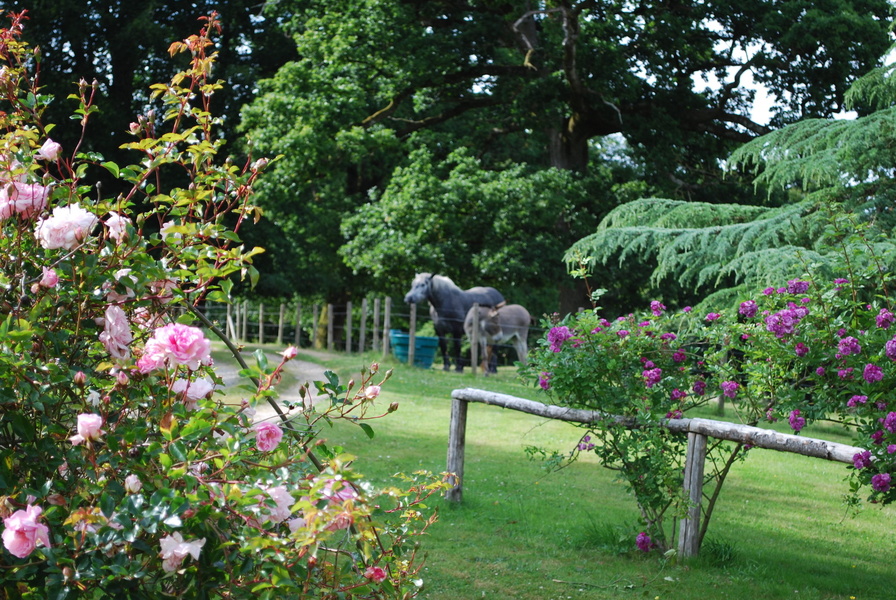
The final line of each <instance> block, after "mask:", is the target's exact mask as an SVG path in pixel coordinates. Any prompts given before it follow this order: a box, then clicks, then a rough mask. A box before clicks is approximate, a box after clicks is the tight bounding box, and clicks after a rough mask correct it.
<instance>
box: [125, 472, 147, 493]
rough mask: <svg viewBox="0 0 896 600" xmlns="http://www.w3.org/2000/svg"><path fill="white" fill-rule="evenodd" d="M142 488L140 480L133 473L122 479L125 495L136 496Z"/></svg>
mask: <svg viewBox="0 0 896 600" xmlns="http://www.w3.org/2000/svg"><path fill="white" fill-rule="evenodd" d="M142 487H143V482H141V481H140V478H139V477H137V476H136V475H134V474H133V473H131V474H130V475H128V476H127V477H125V478H124V489H125V491H126V492H127V493H129V494H136V493H137V492H139V491H140V488H142Z"/></svg>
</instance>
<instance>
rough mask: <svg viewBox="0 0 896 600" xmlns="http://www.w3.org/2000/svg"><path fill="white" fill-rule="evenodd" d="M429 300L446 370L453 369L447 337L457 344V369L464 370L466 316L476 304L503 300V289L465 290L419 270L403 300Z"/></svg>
mask: <svg viewBox="0 0 896 600" xmlns="http://www.w3.org/2000/svg"><path fill="white" fill-rule="evenodd" d="M424 300H429V303H430V310H429V312H430V315H431V316H432V320H433V325H434V326H435V330H436V335H438V336H439V349H440V350H441V352H442V361H443V363H444V367H443V368H444V369H445V370H446V371H448V370H450V369H451V359H450V357H449V355H448V339H449V338H450V339H451V341H452V342H453V344H454V347H453V350H454V354H453V356H454V370H455V371H457V372H458V373H462V372H463V370H464V363H463V362H462V360H461V356H460V342H461V338H462V337H463V335H464V319H465V318H466V316H467V313H468V312H469V310H470V309H471V308H472V307H473V304H475V303H477V302H478V303H479V304H480V306H498V305H500V304H503V303H504V296H502V295H501V292H499V291H498V290H496V289H495V288H492V287H474V288H470V289H468V290H462V289H460V288H459V287H457V285H455V283H454V282H453V281H451V279H450V278H448V277H445V276H444V275H433V274H432V273H418V274H417V275H416V276H415V277H414V280H413V281H412V282H411V290H410V291H409V292H408V293H407V294H405V297H404V301H405V302H407V303H409V304H410V303H411V302H414V303H418V302H423V301H424Z"/></svg>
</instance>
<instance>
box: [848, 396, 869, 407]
mask: <svg viewBox="0 0 896 600" xmlns="http://www.w3.org/2000/svg"><path fill="white" fill-rule="evenodd" d="M866 402H868V396H859V395H855V396H853V397H852V398H850V399H849V400H847V401H846V406H848V407H849V408H855V407H856V406H858V405H859V404H865V403H866Z"/></svg>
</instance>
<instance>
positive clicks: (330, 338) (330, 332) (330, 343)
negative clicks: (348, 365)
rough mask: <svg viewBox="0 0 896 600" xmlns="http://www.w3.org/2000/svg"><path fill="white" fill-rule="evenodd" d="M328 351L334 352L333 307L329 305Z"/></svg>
mask: <svg viewBox="0 0 896 600" xmlns="http://www.w3.org/2000/svg"><path fill="white" fill-rule="evenodd" d="M327 350H328V351H330V352H332V351H333V305H332V304H327Z"/></svg>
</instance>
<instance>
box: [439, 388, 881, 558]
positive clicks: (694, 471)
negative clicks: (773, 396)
mask: <svg viewBox="0 0 896 600" xmlns="http://www.w3.org/2000/svg"><path fill="white" fill-rule="evenodd" d="M470 402H479V403H482V404H487V405H491V406H500V407H502V408H507V409H510V410H516V411H520V412H524V413H528V414H532V415H538V416H541V417H545V418H548V419H557V420H561V421H569V422H573V423H586V424H587V423H594V422H596V421H599V420H605V419H606V418H607V415H606V414H604V413H600V412H598V411H591V410H579V409H574V408H567V407H562V406H553V405H549V404H542V403H541V402H535V401H532V400H526V399H524V398H517V397H515V396H510V395H507V394H499V393H495V392H488V391H485V390H479V389H474V388H463V389H457V390H454V391H453V392H452V393H451V421H450V424H449V430H448V456H447V463H448V465H447V472H448V473H452V474H453V475H454V477H453V481H452V483H453V487H452V488H451V489H450V490H448V492H447V493H446V495H445V497H446V499H448V500H449V501H452V502H460V501H462V500H463V476H464V454H465V446H466V427H467V407H468V405H469V403H470ZM611 418H613V419H617V420H619V421H620V422H623V423H625V422H627V419H625V418H624V417H619V416H613V417H611ZM632 424H633V425H634V422H633V421H632ZM663 426H664V427H666V428H667V429H669V431H671V432H674V433H680V434H687V436H688V445H687V455H686V457H685V468H684V484H683V485H684V495H685V497H686V498H687V499H688V513H687V516H686V517H685V518H684V519H682V520H681V523H680V526H679V534H678V554H679V556H682V557H685V558H687V557H692V556H697V554H698V552H699V549H700V515H701V512H702V502H703V476H704V462H705V460H706V449H707V438H709V437H713V438H716V439H721V440H728V441H733V442H742V443H744V444H749V445H750V446H752V447H754V448H765V449H768V450H776V451H778V452H791V453H794V454H801V455H803V456H809V457H813V458H823V459H825V460H831V461H835V462H841V463H846V464H852V463H853V456H854V455H855V454H857V453H859V452H862V451H863V449H862V448H857V447H855V446H848V445H846V444H840V443H837V442H829V441H826V440H819V439H814V438H809V437H804V436H798V435H790V434H786V433H778V432H777V431H772V430H769V429H761V428H759V427H751V426H748V425H740V424H737V423H728V422H725V421H714V420H711V419H667V420H665V421H664V422H663Z"/></svg>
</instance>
